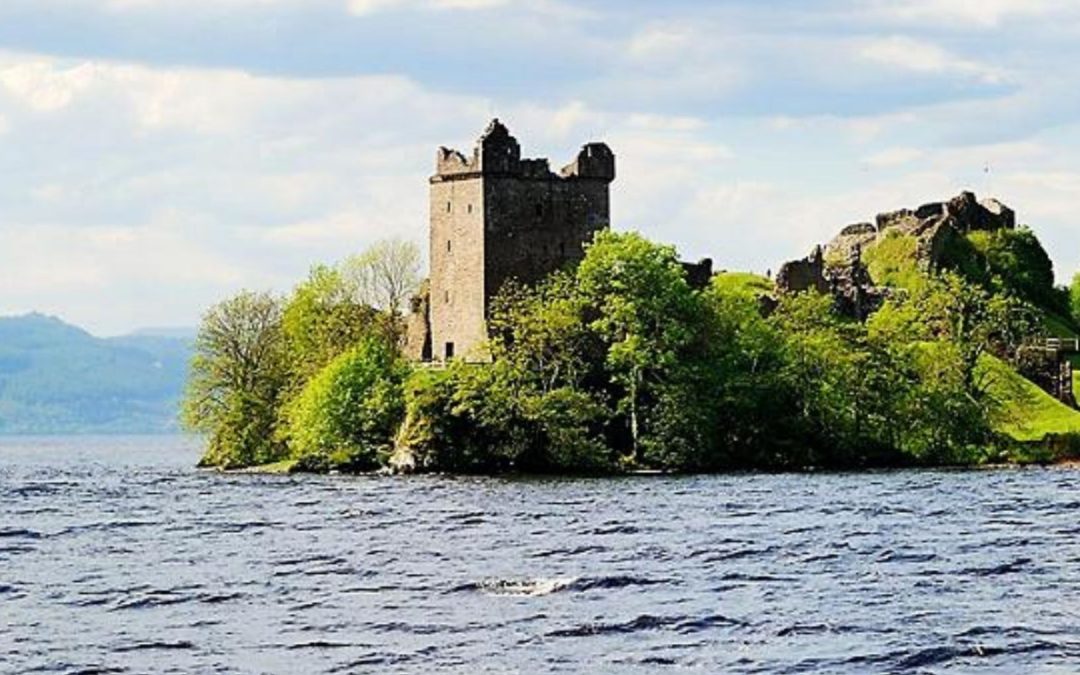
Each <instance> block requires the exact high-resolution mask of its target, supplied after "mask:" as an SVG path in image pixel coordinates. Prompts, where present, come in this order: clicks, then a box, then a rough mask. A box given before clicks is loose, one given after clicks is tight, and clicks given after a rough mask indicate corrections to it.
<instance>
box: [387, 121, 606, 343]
mask: <svg viewBox="0 0 1080 675" xmlns="http://www.w3.org/2000/svg"><path fill="white" fill-rule="evenodd" d="M613 180H615V155H614V154H613V153H612V152H611V149H610V148H608V146H607V145H605V144H603V143H589V144H587V145H585V146H584V147H583V148H582V149H581V151H580V152H579V153H578V156H577V158H576V159H575V160H574V161H573V162H572V163H571V164H569V165H567V166H566V167H564V168H563V169H562V170H561V171H560V172H559V173H554V172H553V171H552V170H551V167H550V166H549V164H548V160H546V159H523V158H522V157H521V147H520V146H519V145H518V142H517V139H515V138H514V137H513V136H511V135H510V132H509V130H508V129H507V128H506V127H505V126H504V125H503V124H502V123H501V122H499V120H497V119H496V120H493V121H492V122H491V124H490V125H488V128H487V130H486V131H485V132H484V134H483V135H482V136H481V137H480V140H479V142H478V144H477V146H476V148H475V149H474V150H473V152H472V155H471V156H469V157H466V156H465V155H463V154H462V153H460V152H457V151H456V150H450V149H447V148H440V149H439V150H438V154H437V157H436V171H435V175H434V176H432V177H431V179H430V181H429V182H430V190H431V198H430V218H431V221H430V234H431V239H430V253H429V255H430V257H429V261H430V267H431V269H430V278H429V280H428V282H427V284H426V288H425V289H424V292H422V293H421V294H420V296H418V297H417V298H416V299H415V300H414V302H413V308H412V309H413V312H412V315H411V316H410V318H409V325H408V347H407V349H408V352H409V355H410V356H411V357H412V358H414V359H416V360H425V361H427V360H436V361H447V360H450V359H453V358H462V359H466V360H483V359H484V358H485V355H484V354H482V353H481V350H482V345H483V344H484V342H485V341H486V340H487V317H488V311H489V309H490V306H491V301H492V300H493V299H494V298H495V296H496V295H497V294H498V292H499V290H500V289H501V288H502V286H503V284H505V283H506V282H507V281H508V280H510V279H511V278H513V279H517V280H518V281H521V282H523V283H526V284H532V283H536V282H538V281H540V280H542V279H543V278H544V277H546V276H547V275H549V274H551V273H552V272H554V271H556V270H558V269H561V268H563V267H566V266H567V265H568V264H571V263H574V262H578V261H580V260H581V259H582V258H583V257H584V251H585V244H587V243H588V242H590V241H591V240H592V238H593V235H594V234H595V233H596V232H597V231H598V230H601V229H604V228H606V227H607V226H608V225H609V222H610V216H611V209H610V197H609V186H610V185H611V182H612V181H613Z"/></svg>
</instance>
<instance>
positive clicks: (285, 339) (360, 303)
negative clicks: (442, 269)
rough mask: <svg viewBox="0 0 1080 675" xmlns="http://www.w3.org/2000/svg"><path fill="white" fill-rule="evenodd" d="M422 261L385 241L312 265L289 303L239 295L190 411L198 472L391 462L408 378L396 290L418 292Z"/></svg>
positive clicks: (217, 321) (210, 328)
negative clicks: (198, 446) (203, 439)
mask: <svg viewBox="0 0 1080 675" xmlns="http://www.w3.org/2000/svg"><path fill="white" fill-rule="evenodd" d="M418 258H419V256H418V254H417V252H416V250H415V246H411V245H408V244H403V243H401V242H397V241H393V240H391V241H387V242H378V243H376V244H375V245H373V246H372V247H371V248H370V249H369V250H368V251H365V252H364V253H362V254H360V255H359V256H356V257H354V258H350V259H347V260H345V261H343V262H342V263H340V264H338V265H336V266H334V267H325V266H317V267H315V268H313V269H312V271H311V274H310V275H309V277H308V278H307V279H306V280H305V281H304V282H303V283H301V284H299V285H298V286H297V287H296V288H295V289H294V291H293V292H292V294H291V295H290V296H288V297H287V298H278V297H274V296H271V295H268V294H255V293H249V292H244V293H241V294H239V295H238V296H236V297H235V298H232V299H230V300H227V301H225V302H223V303H221V304H219V305H217V306H216V307H214V308H213V309H211V310H210V312H208V313H207V315H206V316H205V317H204V319H203V324H202V327H201V328H200V331H199V335H198V338H197V340H196V345H195V357H194V359H193V361H192V366H191V376H190V380H189V386H188V392H187V396H186V399H185V402H184V412H183V420H184V422H185V426H186V427H187V428H188V429H190V430H193V431H197V432H200V433H203V434H205V435H206V436H207V439H208V448H207V451H206V454H205V455H204V457H203V460H202V463H203V464H204V465H206V466H215V467H222V468H235V467H244V466H253V465H260V464H267V463H274V462H279V461H284V460H295V461H298V462H301V463H302V465H303V466H305V467H307V468H311V469H323V470H327V469H334V468H342V469H354V470H355V469H366V468H371V467H372V466H374V465H375V464H376V461H377V457H379V456H385V455H387V454H388V451H389V447H388V446H389V442H390V440H389V439H390V437H391V436H392V435H393V433H394V432H395V431H396V427H397V426H398V424H399V423H400V417H401V415H402V409H403V403H402V399H403V393H402V389H401V388H402V382H403V381H404V379H405V374H406V373H405V371H406V366H404V364H403V363H402V361H401V358H400V356H399V354H398V343H399V341H400V328H401V326H400V316H399V311H400V310H399V308H400V304H401V302H402V300H401V298H402V290H401V289H402V288H404V287H406V286H408V285H410V284H415V283H416V278H417V276H418V273H417V269H416V268H417V266H418ZM373 303H378V305H379V306H376V305H375V304H373Z"/></svg>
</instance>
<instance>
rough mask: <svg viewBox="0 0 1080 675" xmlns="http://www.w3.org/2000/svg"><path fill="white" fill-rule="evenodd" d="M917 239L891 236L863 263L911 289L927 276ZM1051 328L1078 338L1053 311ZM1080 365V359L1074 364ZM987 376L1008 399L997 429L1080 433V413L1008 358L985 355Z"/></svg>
mask: <svg viewBox="0 0 1080 675" xmlns="http://www.w3.org/2000/svg"><path fill="white" fill-rule="evenodd" d="M915 247H916V241H915V238H914V237H909V236H903V235H899V234H894V235H891V236H886V237H885V238H884V239H882V240H881V241H879V242H878V243H876V244H875V245H873V246H870V247H868V248H867V249H866V250H865V251H863V262H864V263H866V266H867V268H868V269H869V270H870V274H871V276H872V277H873V278H874V279H875V280H877V281H878V283H883V284H884V285H887V286H892V287H896V288H906V289H912V288H914V287H915V286H916V285H917V284H918V283H920V280H921V278H922V273H921V272H920V271H919V270H918V269H917V268H916V266H915V264H914V256H915ZM1043 321H1044V325H1045V327H1046V330H1047V332H1048V333H1049V334H1050V335H1052V336H1054V337H1075V335H1076V333H1075V331H1074V330H1073V329H1072V327H1071V326H1070V325H1069V322H1068V321H1067V320H1065V319H1063V318H1061V317H1058V316H1056V315H1054V314H1052V313H1049V312H1045V313H1044V315H1043ZM1074 365H1076V366H1080V358H1078V359H1076V362H1075V363H1074ZM983 367H984V369H985V371H984V372H985V374H986V375H987V376H988V377H989V378H990V382H991V392H992V393H993V394H994V395H995V396H996V397H997V398H998V399H1000V400H1001V401H1002V402H1003V403H1004V408H1005V412H1006V416H1005V419H1002V420H1000V421H999V422H998V423H997V431H999V432H1000V433H1003V434H1005V435H1006V436H1008V437H1010V438H1012V439H1013V440H1015V441H1018V442H1023V443H1027V442H1037V441H1041V440H1043V439H1044V438H1046V437H1047V436H1049V435H1063V434H1080V411H1077V410H1074V409H1073V408H1070V407H1069V406H1067V405H1065V404H1064V403H1061V402H1060V401H1058V400H1057V399H1055V398H1054V397H1053V396H1050V395H1049V394H1047V393H1046V392H1044V391H1043V390H1042V389H1040V388H1039V387H1038V386H1037V385H1036V384H1035V383H1033V382H1031V381H1030V380H1028V379H1027V378H1025V377H1024V376H1022V375H1020V374H1019V373H1017V372H1016V371H1015V370H1013V369H1012V368H1011V367H1010V366H1009V365H1008V364H1006V363H1005V362H1003V361H1001V360H999V359H996V358H994V357H986V359H985V360H984V363H983ZM1073 382H1074V389H1075V390H1076V391H1077V392H1080V371H1077V372H1076V373H1074V375H1073Z"/></svg>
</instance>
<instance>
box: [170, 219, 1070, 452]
mask: <svg viewBox="0 0 1080 675" xmlns="http://www.w3.org/2000/svg"><path fill="white" fill-rule="evenodd" d="M1037 244H1038V242H1037V241H1035V242H1034V244H1032V242H1031V241H1029V240H1028V234H1025V231H1021V232H1019V233H1017V234H1016V235H1015V236H1013V235H1011V234H1010V235H1008V236H1007V237H1004V238H1002V239H1000V240H998V239H985V240H979V239H978V238H975V239H973V240H972V241H971V242H969V245H970V246H971V247H972V249H973V250H974V249H977V250H978V255H977V257H975V258H972V260H976V261H977V262H978V265H975V266H973V267H972V268H971V269H960V268H954V269H956V271H955V272H952V271H947V272H942V273H937V274H928V273H925V272H920V271H919V270H917V269H916V268H915V267H914V266H913V265H912V264H911V263H910V262H909V261H907V260H905V258H907V257H909V253H906V251H907V249H909V248H910V246H909V242H906V241H904V240H902V239H897V240H896V241H888V242H887V243H886V245H885V246H884V247H879V248H878V249H877V250H875V251H873V252H871V253H870V262H871V264H872V265H874V266H876V267H877V269H878V271H879V272H880V273H881V274H883V275H884V276H886V277H888V276H889V275H893V281H894V282H895V285H896V286H897V288H896V290H895V291H894V292H893V293H892V294H891V295H890V296H889V297H888V298H887V300H886V301H885V304H884V306H883V307H881V308H880V309H879V310H878V311H877V312H875V313H874V314H873V315H872V316H871V318H870V319H869V320H868V321H866V322H858V321H855V320H853V319H849V318H847V317H844V316H842V315H840V314H839V313H838V312H837V310H836V307H835V306H834V303H833V300H832V298H831V297H829V296H822V295H817V294H813V293H808V294H801V295H794V296H786V297H782V298H780V299H779V300H778V301H765V300H764V299H763V297H762V291H763V290H765V289H767V288H768V282H767V281H766V280H763V279H760V278H755V277H752V276H750V275H725V274H721V275H717V276H716V277H714V279H713V281H712V283H711V285H710V286H709V287H708V288H704V289H700V288H694V287H692V286H691V285H690V284H689V283H688V281H687V278H686V275H685V271H684V268H683V266H682V265H681V264H680V262H679V259H678V255H677V253H676V251H675V250H674V249H673V248H671V247H668V246H661V245H657V244H654V243H651V242H649V241H647V240H646V239H644V238H642V237H641V236H640V235H637V234H632V233H630V234H617V233H613V232H602V233H600V234H598V235H597V237H596V238H595V240H594V242H593V243H592V244H591V245H590V246H589V248H588V250H587V253H586V256H585V258H584V260H583V261H582V262H581V263H580V264H579V265H578V266H577V267H576V268H575V269H568V270H564V271H562V272H559V273H556V274H554V275H552V276H550V277H549V278H548V279H547V280H546V281H544V282H543V283H541V284H539V285H537V286H535V287H524V286H521V285H518V284H514V283H511V284H508V285H507V286H506V287H505V288H504V289H503V291H502V293H501V294H500V295H499V296H498V297H497V298H496V299H495V301H494V302H493V306H492V308H491V312H490V316H489V332H490V344H489V348H488V352H489V353H490V355H491V359H490V362H485V363H466V362H453V363H451V364H449V365H447V366H446V367H445V368H429V367H420V368H413V367H410V366H409V365H407V364H405V363H404V362H403V361H402V359H401V356H400V351H399V349H398V346H399V344H398V341H399V334H398V330H399V327H400V320H399V316H398V314H397V312H398V309H397V307H398V306H399V304H398V303H399V301H392V300H389V299H388V300H386V301H385V302H384V306H383V307H381V308H377V307H373V306H372V304H371V302H370V297H371V296H370V295H367V294H366V293H365V292H359V291H358V289H360V288H361V285H357V283H356V281H355V279H356V278H357V277H356V275H355V273H353V272H350V269H355V268H354V267H352V268H351V267H350V266H351V265H353V266H354V265H356V264H357V263H356V259H354V260H353V261H352V262H350V263H346V264H343V265H339V266H337V267H334V268H316V269H315V270H313V271H312V274H311V276H310V278H309V279H308V280H307V281H306V282H304V283H303V284H301V285H300V286H298V287H297V289H296V290H295V291H294V292H293V294H292V295H291V296H290V297H289V298H288V299H285V300H274V299H272V298H269V297H267V296H254V295H250V294H244V295H241V296H239V297H238V298H236V299H234V300H231V301H229V302H227V303H224V304H223V305H221V306H219V307H218V308H215V310H213V311H212V312H211V313H210V314H209V315H208V316H207V320H206V323H205V324H204V327H203V331H202V333H201V334H200V338H199V343H198V357H197V358H196V362H195V374H194V377H193V380H192V390H191V396H190V397H189V404H188V419H189V420H190V424H191V426H192V427H193V428H196V429H200V430H202V431H205V432H207V433H208V434H209V435H210V450H209V452H208V454H207V459H206V461H207V462H208V463H210V464H214V465H218V466H237V465H246V464H255V463H262V462H272V461H278V460H282V459H289V460H290V461H294V462H297V466H299V467H300V468H304V469H308V470H317V471H326V470H367V469H373V468H378V467H381V466H390V467H392V468H395V469H400V470H419V471H449V472H497V471H528V472H586V473H588V472H596V473H609V472H619V471H627V470H660V471H714V470H725V469H734V468H765V469H785V468H805V467H810V466H823V467H858V466H883V465H890V466H894V465H905V464H927V465H936V464H954V463H976V462H981V461H986V460H989V459H993V458H995V457H996V456H997V455H995V454H994V451H993V449H994V448H996V447H1000V446H1001V442H1000V441H1001V440H1002V439H1001V437H999V436H998V435H997V433H996V432H995V430H996V429H1001V428H1004V427H1007V426H1008V425H1009V424H1012V423H1014V421H1011V420H1010V419H1009V415H1010V404H1009V403H1008V401H1007V400H1006V399H1007V398H1008V397H1009V396H1012V395H1013V393H1012V391H1013V390H1015V389H1017V388H1018V387H1016V386H1015V379H1016V378H1019V376H1016V378H1013V377H1011V376H1012V375H1014V374H1015V371H1013V370H1012V369H1011V368H1010V367H1009V366H1008V365H1006V361H1008V360H1009V359H1012V358H1014V357H1015V355H1016V354H1017V353H1018V348H1019V346H1020V345H1021V344H1022V343H1023V342H1024V340H1025V339H1027V338H1028V337H1029V336H1030V335H1031V334H1032V333H1033V332H1036V331H1037V328H1036V323H1037V318H1038V317H1039V316H1040V314H1039V312H1038V311H1037V310H1036V306H1037V305H1038V304H1039V303H1048V302H1060V298H1059V299H1057V300H1055V298H1057V297H1058V296H1057V295H1054V294H1055V293H1059V292H1057V291H1054V288H1053V276H1052V271H1051V273H1050V276H1049V277H1047V274H1046V272H1047V269H1048V268H1047V266H1046V265H1047V261H1045V260H1043V259H1042V256H1040V254H1039V252H1040V251H1041V250H1042V249H1041V247H1038V246H1037ZM973 255H974V254H973ZM366 260H367V262H365V263H364V265H366V266H367V267H366V268H367V269H372V267H371V262H370V257H369V258H367V259H366ZM1029 265H1030V266H1031V269H1025V268H1026V266H1029ZM364 278H367V277H364ZM901 282H903V283H901ZM395 289H397V290H394V291H393V292H392V293H391V295H394V297H400V289H399V288H398V287H396V286H395ZM384 297H387V298H389V296H384ZM1059 306H1060V305H1059ZM226 337H229V338H230V339H226ZM233 342H238V343H239V344H235V345H234V344H232V343H233ZM254 346H259V347H260V350H259V351H258V354H257V356H252V354H251V353H250V352H251V351H252V348H253V347H254ZM994 364H999V365H994ZM1003 369H1004V370H1003ZM1002 372H1008V373H1009V374H1010V377H1007V378H1003V377H1001V373H1002ZM1019 379H1020V380H1022V378H1019ZM1010 388H1011V389H1010ZM207 392H209V393H212V394H213V396H211V397H209V399H208V400H209V403H207V402H205V401H206V400H207V397H206V396H204V394H206V393H207Z"/></svg>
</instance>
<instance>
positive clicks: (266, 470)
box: [197, 459, 1080, 479]
mask: <svg viewBox="0 0 1080 675" xmlns="http://www.w3.org/2000/svg"><path fill="white" fill-rule="evenodd" d="M296 464H297V461H296V460H284V461H281V462H274V463H273V464H264V465H261V466H249V467H244V468H240V469H222V468H219V467H197V468H198V469H199V470H201V471H207V472H211V473H220V474H224V475H256V476H388V477H407V476H444V477H452V478H456V477H472V478H476V477H482V478H558V479H565V478H574V479H578V478H596V479H612V478H675V477H694V476H737V475H750V476H759V475H760V476H774V475H782V474H800V475H813V474H853V473H858V474H875V473H890V472H896V471H949V472H963V471H1015V470H1019V469H1066V470H1071V471H1078V470H1080V459H1060V460H1054V461H1043V462H1038V461H1032V462H993V463H989V464H972V465H940V466H893V467H888V466H882V467H863V468H821V467H805V468H802V469H780V470H774V471H770V470H765V469H732V470H730V471H708V472H699V473H693V472H666V471H659V470H655V469H643V470H640V471H626V472H622V473H609V474H581V473H526V472H515V471H508V472H503V473H447V472H438V471H433V472H429V473H424V472H394V471H387V470H385V469H376V470H374V471H361V472H345V471H327V472H322V473H320V472H314V471H301V470H296Z"/></svg>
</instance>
